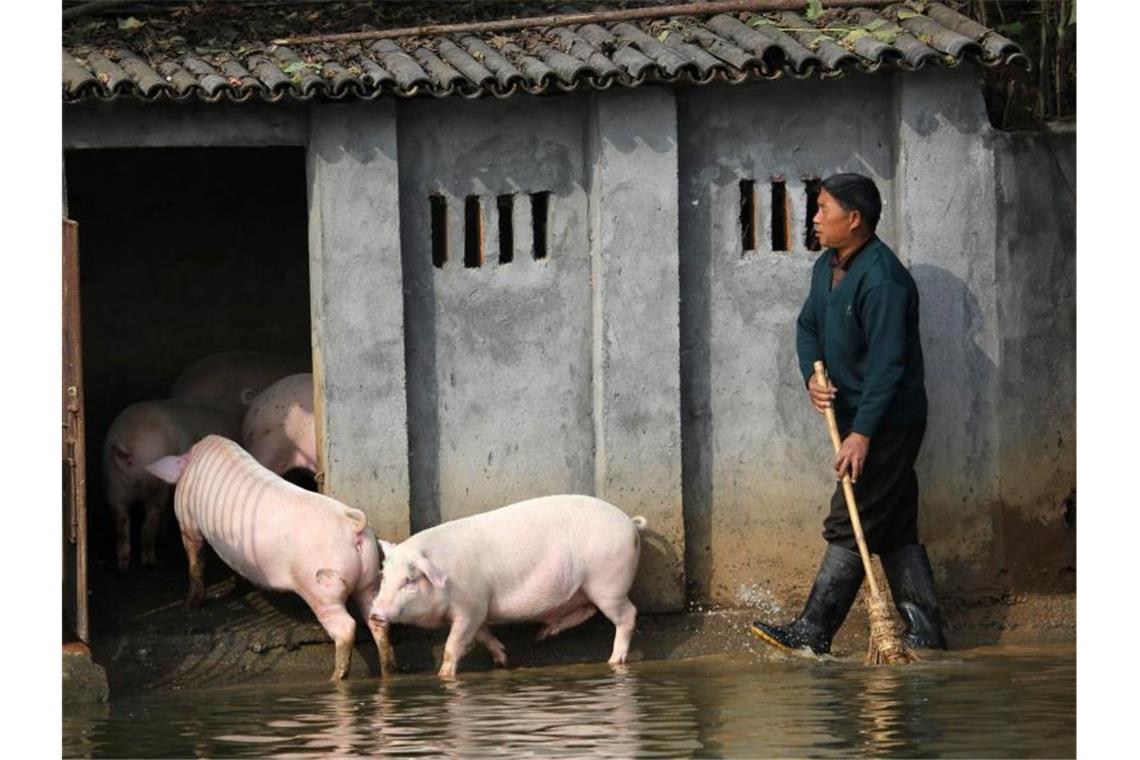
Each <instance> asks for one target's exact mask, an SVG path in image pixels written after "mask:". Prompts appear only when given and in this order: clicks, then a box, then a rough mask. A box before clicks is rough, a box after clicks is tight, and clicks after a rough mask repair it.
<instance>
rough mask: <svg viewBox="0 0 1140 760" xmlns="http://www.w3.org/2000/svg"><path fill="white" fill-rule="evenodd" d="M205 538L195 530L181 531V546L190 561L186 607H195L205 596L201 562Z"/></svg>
mask: <svg viewBox="0 0 1140 760" xmlns="http://www.w3.org/2000/svg"><path fill="white" fill-rule="evenodd" d="M205 545H206V540H205V539H204V538H202V534H201V533H199V532H198V531H197V530H183V531H182V547H183V548H184V549H185V550H186V559H187V560H188V561H189V563H190V593H189V594H187V596H186V606H187V607H197V606H198V605H199V604H201V603H202V600H203V599H205V598H206V584H205V582H204V581H203V580H202V575H203V570H204V565H203V562H202V549H203V548H204V547H205Z"/></svg>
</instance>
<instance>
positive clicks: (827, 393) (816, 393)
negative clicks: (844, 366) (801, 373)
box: [807, 375, 836, 414]
mask: <svg viewBox="0 0 1140 760" xmlns="http://www.w3.org/2000/svg"><path fill="white" fill-rule="evenodd" d="M807 389H808V395H809V396H811V404H812V406H814V407H815V410H816V411H817V412H819V413H820V414H823V412H824V410H825V409H827V408H828V407H830V406H831V402H832V401H834V400H835V393H836V390H835V386H834V385H832V384H831V380H828V381H827V387H824V386H822V385H817V384H816V379H815V375H812V376H811V379H809V380H808V386H807Z"/></svg>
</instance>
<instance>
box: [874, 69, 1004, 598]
mask: <svg viewBox="0 0 1140 760" xmlns="http://www.w3.org/2000/svg"><path fill="white" fill-rule="evenodd" d="M895 79H896V84H897V90H896V103H897V106H896V107H897V114H898V123H897V126H896V129H897V134H898V155H899V179H898V181H897V182H896V184H895V190H896V196H895V197H896V203H897V206H898V208H899V209H901V218H900V236H899V237H900V240H899V243H900V245H899V248H898V250H899V254H900V255H901V256H902V257H903V258H904V260H906V261H908V263H909V266H910V268H911V272H912V273H913V275H914V278H915V281H916V283H917V284H918V288H919V293H920V294H921V309H920V319H921V329H922V347H923V354H924V357H925V360H926V388H927V396H928V398H929V401H930V413H929V418H928V425H927V435H926V440H925V441H924V443H923V447H922V452H921V454H920V456H919V461H918V464H917V466H916V467H917V470H918V476H919V487H920V504H921V507H920V514H919V535H920V537H922V538H923V540H924V541H925V543H926V544H927V546H928V549H929V551H930V554H931V557H932V558H933V559H932V561H933V562H934V563H935V574H936V579H937V580H939V581H940V583H941V585H942V586H943V588H944V589H945V590H946V592H948V593H951V594H970V595H977V594H989V593H998V592H999V590H1000V584H1001V582H1002V581H1001V577H1000V576H1001V569H1002V557H1001V543H1000V542H1001V531H1000V518H1001V508H1000V504H999V493H998V476H999V469H998V467H999V456H998V454H999V448H998V446H999V440H998V412H999V409H1000V406H1001V404H1002V402H1003V399H1002V397H1001V391H1000V387H999V383H998V371H997V367H998V363H999V362H1000V356H999V354H1000V345H999V326H998V316H999V315H998V292H997V289H996V287H995V281H996V271H995V265H996V261H995V251H996V249H997V244H998V241H997V227H996V224H995V216H994V208H995V196H994V157H993V144H992V135H993V132H992V130H991V128H990V125H989V120H988V117H987V116H986V111H985V105H984V103H983V101H982V94H981V90H980V89H979V87H978V82H977V79H976V76H975V72H974V71H973V70H972V69H970V68H968V67H963V68H960V69H955V70H950V71H942V70H938V71H930V72H926V73H924V74H922V75H921V76H916V77H907V76H897V77H896V78H895Z"/></svg>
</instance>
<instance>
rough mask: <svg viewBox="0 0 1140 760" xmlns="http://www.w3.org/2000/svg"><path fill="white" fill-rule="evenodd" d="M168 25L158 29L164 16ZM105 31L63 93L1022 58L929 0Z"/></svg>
mask: <svg viewBox="0 0 1140 760" xmlns="http://www.w3.org/2000/svg"><path fill="white" fill-rule="evenodd" d="M920 11H921V12H920ZM249 13H250V14H257V13H258V11H257V9H256V8H254V9H251V10H250V11H249ZM165 23H166V26H165V27H163V28H164V30H165V29H170V28H171V27H170V25H171V24H172V23H175V22H173V21H171V20H170V19H166V21H165ZM186 23H190V22H186ZM187 28H188V27H187ZM250 28H251V29H252V28H255V27H252V26H251V27H250ZM107 34H110V35H111V36H112V37H113V38H114V39H115V40H116V41H115V43H114V44H108V43H107V42H106V40H105V39H104V40H103V41H102V42H100V43H99V44H72V45H65V46H64V49H63V70H62V78H63V83H62V84H63V98H64V100H65V101H68V102H74V101H80V100H85V99H89V98H93V97H94V98H101V99H104V100H110V99H114V98H119V97H125V96H133V97H137V98H142V99H147V100H158V99H164V98H165V99H183V98H188V97H197V98H199V99H201V100H204V101H208V102H213V101H217V100H219V99H221V98H223V97H224V98H227V99H229V100H234V101H243V100H250V99H254V98H257V99H261V100H265V101H269V102H278V101H282V100H286V99H292V100H307V99H310V98H314V97H323V98H334V99H336V98H350V97H351V98H363V99H370V98H375V97H380V96H383V95H392V94H395V95H400V96H404V97H412V96H417V95H423V94H430V95H434V96H437V97H446V96H453V95H459V96H463V97H479V96H484V95H493V96H497V97H507V96H509V95H511V94H513V93H515V92H517V91H518V90H520V89H522V90H526V91H527V92H530V93H542V92H550V91H560V90H574V89H605V88H607V87H610V86H612V85H614V84H619V85H621V86H624V87H636V86H638V85H640V84H642V83H645V82H660V83H668V82H675V81H685V82H696V83H704V82H708V81H712V80H714V79H718V78H723V79H725V80H727V81H730V82H742V81H747V80H763V79H774V78H777V77H780V76H785V75H786V76H793V77H797V78H804V77H808V76H813V75H819V76H839V75H842V74H844V73H846V72H847V71H865V72H871V71H875V70H877V69H879V68H881V67H882V66H884V65H893V66H898V67H900V68H903V69H917V68H920V67H922V66H925V65H928V64H932V65H940V66H956V65H958V64H959V63H961V62H962V61H966V60H968V61H971V62H974V63H977V64H979V65H982V66H991V67H992V66H999V65H1009V64H1012V63H1018V64H1021V65H1023V66H1025V67H1028V66H1029V61H1028V58H1027V57H1026V56H1025V54H1024V53H1023V52H1022V51H1021V49H1020V48H1019V47H1018V46H1017V45H1016V44H1015V43H1013V42H1012V41H1011V40H1009V39H1007V38H1005V37H1002V36H1001V35H1000V34H998V33H997V32H995V31H994V30H992V29H988V28H987V27H985V26H983V25H982V24H979V23H978V22H977V21H974V20H973V19H970V18H968V17H967V16H964V15H962V14H961V13H958V12H957V11H954V10H952V9H951V8H949V7H947V6H946V5H944V4H943V3H939V2H933V1H929V2H925V3H923V4H919V5H913V4H907V3H905V2H904V3H896V4H894V5H891V6H889V7H887V8H886V9H885V10H884V11H883V14H882V15H880V14H879V13H877V12H876V11H874V10H871V9H870V8H867V7H858V8H852V9H849V10H845V11H842V10H837V11H828V13H827V14H825V15H824V16H823V17H821V18H820V19H818V20H816V21H809V20H807V18H806V17H804V16H802V15H799V14H796V13H792V12H784V13H764V14H760V13H738V14H726V13H722V14H718V15H712V16H707V15H706V16H700V15H690V16H677V17H670V18H667V19H660V20H655V21H627V22H598V23H588V24H582V25H581V26H555V27H550V28H537V29H533V28H532V29H525V30H520V31H518V32H514V33H510V32H508V33H506V34H490V33H468V34H463V35H457V36H456V37H448V36H446V35H437V36H434V37H431V36H429V37H417V38H402V39H399V40H392V39H379V40H373V41H370V42H364V43H347V44H346V43H343V42H335V41H328V42H312V43H308V44H303V45H298V46H296V49H294V47H292V46H283V45H274V44H271V43H270V42H269V41H268V40H266V39H258V38H252V39H246V38H243V37H242V36H241V35H240V34H239V35H237V36H236V37H234V36H231V37H229V38H226V40H225V42H224V43H217V42H216V41H213V40H212V41H211V45H210V46H202V47H197V48H195V47H193V46H192V45H191V44H189V43H186V42H185V40H184V38H183V35H181V34H174V33H173V32H172V33H170V35H169V36H168V37H166V38H164V42H163V45H162V46H161V48H160V51H161V52H151V53H144V52H142V50H143V49H145V48H139V47H136V46H133V44H134V43H136V42H137V41H138V40H139V38H137V37H131V36H130V34H129V33H126V32H124V33H122V34H120V35H119V36H118V37H114V35H115V32H114V30H113V29H110V31H106V30H105V33H104V36H106V35H107ZM251 35H252V36H253V37H256V34H253V33H252V32H251V33H250V34H247V35H246V37H249V36H251ZM70 39H72V40H74V39H76V37H75V36H72V37H70ZM179 40H181V43H178V42H177V41H179ZM215 45H221V47H215Z"/></svg>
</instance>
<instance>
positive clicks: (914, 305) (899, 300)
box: [796, 237, 926, 437]
mask: <svg viewBox="0 0 1140 760" xmlns="http://www.w3.org/2000/svg"><path fill="white" fill-rule="evenodd" d="M832 253H833V251H832V249H828V250H826V251H824V252H823V254H822V255H821V256H820V257H819V258H818V259H817V260H816V262H815V266H814V267H813V268H812V272H811V290H810V292H809V293H808V297H807V300H806V301H805V302H804V306H803V309H801V310H800V316H799V319H798V320H797V321H796V352H797V353H798V354H799V359H800V371H801V372H802V373H803V376H804V382H807V380H808V378H810V377H811V376H812V374H813V372H814V370H813V369H812V363H813V362H815V361H816V360H817V359H823V364H824V366H825V367H826V368H827V374H828V375H829V376H830V378H831V382H832V384H833V385H835V387H836V389H837V390H838V393H837V394H836V398H835V416H836V418H837V419H838V422H839V428H840V430H842V431H843V433H844V435H846V434H847V433H848V432H856V433H862V434H864V435H867V436H872V437H873V436H874V435H875V431H876V430H878V429H879V427H880V426H881V425H905V424H911V423H918V422H925V421H926V389H925V387H924V385H923V366H922V345H921V344H920V342H919V336H918V288H917V287H916V286H915V284H914V278H912V277H911V276H910V272H908V271H907V269H906V267H904V266H903V264H902V262H901V261H899V260H898V257H897V256H895V254H894V251H892V250H891V249H890V248H888V247H887V246H886V244H885V243H883V242H882V241H881V240H879V239H878V238H877V237H872V238H871V239H870V240H869V241H868V242H867V244H866V245H865V246H864V247H863V249H862V250H861V251H859V252H858V253H857V254H856V255H855V258H854V259H852V260H851V268H850V269H848V270H847V274H846V275H845V276H844V277H843V279H842V280H840V281H839V284H838V285H836V286H835V290H834V291H832V290H831V256H832Z"/></svg>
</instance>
